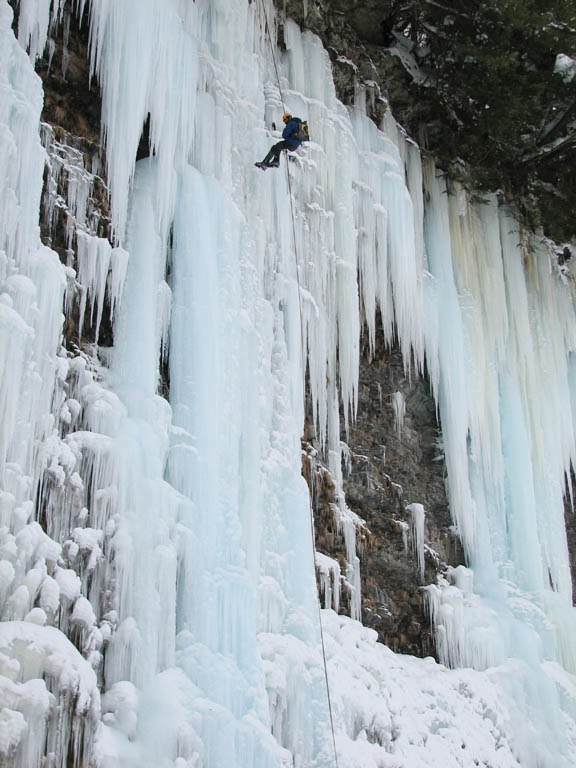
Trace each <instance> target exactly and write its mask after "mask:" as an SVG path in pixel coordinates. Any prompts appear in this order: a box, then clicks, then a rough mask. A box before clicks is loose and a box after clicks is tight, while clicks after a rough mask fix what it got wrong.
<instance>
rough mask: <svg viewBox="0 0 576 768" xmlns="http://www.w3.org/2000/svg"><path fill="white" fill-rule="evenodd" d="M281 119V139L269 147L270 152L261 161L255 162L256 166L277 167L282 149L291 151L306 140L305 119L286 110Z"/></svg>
mask: <svg viewBox="0 0 576 768" xmlns="http://www.w3.org/2000/svg"><path fill="white" fill-rule="evenodd" d="M282 120H283V121H284V130H283V131H282V139H283V140H282V141H279V142H278V143H277V144H274V146H273V147H272V148H271V149H270V152H268V154H267V155H266V157H265V158H264V160H263V161H262V162H261V163H255V165H256V166H257V167H258V168H262V170H266V168H278V166H279V165H280V152H282V150H283V149H285V150H288V151H289V152H293V151H294V150H295V149H298V147H299V146H300V144H302V142H303V141H308V140H309V136H308V125H307V123H306V121H302V120H300V118H299V117H292V115H291V114H290V113H289V112H286V113H285V114H284V115H283V117H282Z"/></svg>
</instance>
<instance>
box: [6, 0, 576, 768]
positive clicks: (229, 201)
mask: <svg viewBox="0 0 576 768" xmlns="http://www.w3.org/2000/svg"><path fill="white" fill-rule="evenodd" d="M64 6H65V3H64V2H56V3H52V4H51V3H49V2H48V1H47V0H21V3H20V12H21V14H22V15H21V23H20V28H19V36H20V42H21V44H22V45H24V46H26V45H27V46H28V47H29V51H30V59H31V60H32V61H34V60H35V59H36V57H37V56H41V55H42V53H43V51H44V49H45V48H46V49H47V51H48V54H49V52H50V42H49V37H50V35H52V34H56V25H57V24H58V21H59V18H60V17H61V14H62V11H63V8H64ZM83 7H84V3H83V2H80V3H77V4H76V5H75V6H74V7H72V8H70V9H69V10H74V9H76V10H77V11H78V12H81V11H82V9H83ZM264 9H265V10H266V14H267V17H268V20H269V22H270V29H271V31H272V35H273V36H274V32H275V29H276V22H277V19H276V16H275V13H274V9H273V7H272V4H271V2H269V0H265V2H264V0H259V2H256V1H254V2H252V3H246V2H244V0H196V2H189V1H188V0H165V1H164V2H160V0H139V1H138V2H136V0H126V2H123V3H122V4H118V3H116V4H114V3H110V2H107V1H106V0H93V2H92V3H91V4H90V7H89V10H90V25H91V41H92V44H91V69H92V72H93V76H94V77H95V78H97V79H98V81H99V83H100V86H101V89H102V103H103V112H102V123H103V140H104V142H105V147H106V163H107V168H106V170H107V178H108V182H109V184H110V198H111V209H112V222H113V229H114V242H113V243H112V244H111V243H108V242H107V241H105V240H102V239H99V238H97V237H96V233H95V231H93V228H91V226H90V223H89V222H87V220H86V218H85V213H84V205H83V200H84V193H85V191H86V190H85V188H84V187H83V186H82V185H83V184H84V183H87V184H89V180H88V181H86V179H84V180H83V181H82V182H81V184H80V185H78V184H76V186H75V187H73V189H71V192H70V197H69V198H68V199H67V200H68V202H67V205H68V207H69V210H71V211H73V212H74V213H73V215H72V216H71V217H70V224H69V226H70V227H71V230H70V232H69V235H70V239H69V242H70V243H72V244H73V243H74V242H76V243H77V247H76V252H75V254H74V262H73V264H74V267H73V268H72V263H71V264H68V265H67V266H63V265H62V264H61V263H60V260H59V259H58V256H57V255H56V253H54V252H53V251H51V250H50V249H48V248H47V247H43V246H42V245H41V244H40V237H39V229H38V216H39V210H40V199H41V190H42V177H43V171H44V166H45V163H46V160H47V156H46V151H45V149H44V148H43V146H42V143H41V141H40V137H39V119H40V112H41V107H42V91H41V85H40V81H39V79H38V78H37V77H36V75H35V74H34V73H33V68H32V64H31V60H30V59H29V58H28V57H27V55H26V54H25V52H24V50H23V49H22V47H21V46H20V45H19V44H18V43H17V42H16V40H15V39H14V36H13V33H12V31H11V20H12V12H11V10H10V7H9V6H8V3H7V2H6V0H0V37H1V40H0V89H1V93H0V96H1V98H0V132H1V138H2V141H1V142H0V170H1V171H2V177H1V178H2V180H3V181H2V187H0V196H1V198H0V203H1V205H0V336H1V344H0V374H1V376H0V382H1V383H0V405H1V406H2V413H3V414H5V418H4V419H3V421H2V425H1V427H0V478H1V481H2V485H1V488H0V492H1V495H0V523H1V526H2V527H1V528H0V558H1V559H0V610H1V611H2V619H3V624H1V625H0V630H1V631H2V633H4V634H2V635H1V637H2V638H5V639H4V640H0V643H2V647H1V648H0V652H1V654H2V655H1V656H0V662H1V664H2V672H1V675H2V676H1V677H0V685H1V686H2V690H3V692H4V694H5V696H6V697H9V704H8V707H7V708H5V709H4V710H3V711H2V713H1V714H0V750H2V752H1V757H2V759H6V758H7V756H9V758H10V759H11V760H12V762H13V764H14V766H15V768H24V767H25V768H29V766H32V765H34V764H38V761H39V759H40V757H39V756H40V754H41V751H42V748H43V738H44V730H43V728H44V725H42V727H40V726H38V727H37V723H40V724H45V725H46V728H47V730H46V731H45V732H46V734H47V738H48V743H49V746H50V748H51V749H52V748H53V751H54V754H55V760H56V761H60V762H61V763H62V764H65V761H66V759H67V755H68V753H69V752H70V753H71V754H73V755H74V757H75V758H77V759H82V760H85V762H86V764H87V765H88V764H94V765H98V768H112V766H117V765H118V764H119V763H120V762H122V763H123V764H124V765H126V766H127V768H131V767H132V766H134V767H135V766H138V768H141V767H142V766H145V767H147V766H150V767H152V766H154V768H169V767H170V768H192V766H196V768H198V767H199V766H203V768H220V766H222V767H223V766H226V767H227V768H230V766H232V767H234V766H236V768H268V766H270V768H271V767H272V766H275V767H277V766H292V765H294V766H298V767H299V768H324V767H325V766H332V765H334V753H333V744H332V738H331V734H330V715H329V708H328V698H327V692H326V685H325V677H324V668H323V655H322V644H321V634H320V621H319V618H320V616H322V626H323V628H324V638H325V650H326V657H327V664H328V667H327V671H328V680H329V683H330V691H331V704H332V711H333V715H334V726H335V732H336V733H335V735H336V749H337V754H338V764H339V765H340V766H341V768H352V766H358V767H360V766H362V768H370V767H371V766H374V768H376V767H377V766H379V768H382V766H386V767H387V768H388V767H389V768H392V766H403V768H405V767H408V766H410V768H414V767H415V766H424V765H426V766H442V767H444V766H449V767H451V766H455V767H456V766H472V765H477V764H482V763H484V764H486V765H491V766H493V768H507V766H513V765H516V764H517V762H518V761H519V762H520V764H522V765H523V766H526V768H536V767H538V768H569V766H570V764H571V757H570V756H571V755H573V754H574V753H575V751H576V726H575V723H576V709H575V702H576V695H575V691H574V678H573V676H572V675H573V673H574V672H576V652H575V651H576V649H575V644H574V639H573V638H574V636H575V634H574V629H575V627H574V609H573V607H572V594H571V580H570V570H569V562H568V549H567V543H566V536H565V528H564V504H563V491H564V477H565V473H567V472H568V471H569V468H570V465H571V463H572V462H573V459H574V453H575V450H574V448H575V446H574V420H573V403H575V402H576V401H574V399H573V398H574V394H573V393H574V392H575V391H576V390H575V387H576V378H575V368H574V350H575V348H576V319H575V315H574V306H573V289H572V287H571V284H570V281H569V280H566V276H565V275H561V274H560V273H559V272H558V271H557V270H556V269H555V267H554V262H553V254H552V252H551V251H550V252H549V250H548V245H547V244H546V243H545V242H540V241H538V239H537V238H533V237H528V236H527V235H525V234H523V233H522V232H521V231H520V230H519V227H518V225H517V224H516V222H515V221H514V219H513V217H512V215H511V214H510V213H509V212H507V211H506V210H505V209H504V208H503V207H502V206H500V205H499V202H498V200H497V199H496V198H489V199H488V200H487V202H486V203H485V204H481V205H478V204H475V203H473V202H472V201H471V200H469V199H468V197H467V195H466V193H465V192H464V191H463V190H457V194H454V195H448V194H446V192H447V190H446V186H445V183H444V181H443V179H442V177H441V176H440V175H439V174H437V173H436V171H435V169H434V167H433V166H432V165H431V163H430V162H429V161H426V162H425V163H424V164H423V163H422V161H421V158H420V154H419V151H418V148H417V147H416V146H415V145H414V144H413V142H410V141H407V140H406V138H405V137H404V135H403V133H402V131H401V130H400V129H399V127H398V126H397V125H396V123H395V122H394V120H393V117H392V116H391V115H390V113H389V112H388V114H387V116H386V118H385V120H384V121H383V123H382V125H381V126H378V127H377V126H376V125H374V124H373V123H372V122H371V121H370V120H369V119H368V118H367V117H366V115H365V114H364V110H363V109H362V105H363V104H364V103H365V100H366V99H365V95H364V94H363V93H362V88H361V86H359V90H358V105H357V107H350V108H346V107H344V106H343V105H342V104H341V103H340V102H339V101H338V99H337V98H336V93H335V88H334V83H333V80H332V76H331V68H330V61H329V57H328V54H327V52H326V51H325V50H324V49H323V48H322V45H321V43H320V41H319V40H318V39H317V38H316V37H315V36H314V35H312V34H311V33H309V32H305V33H301V32H300V30H299V29H298V27H297V26H296V25H295V24H294V23H292V22H287V23H286V24H285V25H284V41H285V50H283V51H281V50H280V48H279V47H277V46H276V45H275V40H274V39H273V40H272V42H273V44H274V47H273V50H274V56H275V59H276V61H274V60H273V59H272V53H271V48H270V45H269V42H270V41H269V40H268V38H267V35H266V25H265V17H264ZM275 63H276V64H277V65H278V73H279V78H280V82H279V83H278V81H277V80H276V67H275V66H274V64H275ZM279 85H280V86H281V89H280V88H279ZM284 109H288V110H289V111H291V112H292V113H293V114H297V115H299V116H301V117H303V118H306V119H307V120H308V121H309V124H310V126H311V130H312V136H313V141H312V142H310V144H309V145H307V146H306V147H305V148H303V149H302V150H299V151H298V152H297V153H294V154H293V155H291V156H290V159H287V158H285V157H283V158H282V167H281V168H280V170H279V171H266V172H265V173H262V172H261V171H260V170H258V169H255V168H254V166H253V163H254V161H255V160H256V159H261V157H263V156H264V154H265V152H266V151H267V149H268V147H269V145H270V144H271V143H272V142H273V141H274V140H275V136H274V134H273V133H272V132H271V130H270V129H271V124H272V122H273V121H276V123H278V121H279V119H280V117H281V114H282V111H283V110H284ZM148 115H149V118H150V145H151V146H150V150H151V157H150V158H149V159H145V160H142V161H140V162H139V163H136V152H137V148H138V144H139V141H140V137H141V134H142V130H143V126H144V123H145V121H146V119H147V117H148ZM46 146H47V147H48V151H50V152H58V151H60V150H59V149H58V148H57V147H55V146H54V144H53V143H50V142H47V143H46ZM70 163H72V160H70V162H69V164H70ZM56 165H57V164H53V167H56ZM69 176H70V179H71V181H70V183H71V184H74V183H76V182H75V181H74V179H75V176H74V174H73V173H72V174H69ZM76 181H78V179H76ZM52 202H53V201H52ZM52 202H51V201H50V199H49V200H48V211H49V210H50V205H51V204H52ZM292 206H293V208H292ZM292 211H293V214H294V218H292ZM70 285H73V286H74V290H77V291H79V295H80V297H81V303H82V307H83V308H86V317H84V312H83V316H82V322H83V323H85V324H86V323H88V322H90V321H91V323H90V324H91V325H94V326H95V327H96V331H97V330H98V326H99V324H100V323H101V318H102V314H103V308H104V305H105V302H107V303H108V304H109V306H110V307H111V308H112V309H113V314H114V317H113V320H114V347H113V349H111V350H104V349H99V348H98V347H97V336H96V338H91V339H89V340H88V341H89V342H90V344H84V346H83V348H82V350H78V351H77V353H76V354H67V353H66V351H65V350H63V349H62V347H61V346H60V343H61V333H62V323H63V315H62V308H63V306H64V300H65V291H66V290H67V288H68V298H67V301H68V302H70V301H71V296H72V295H73V294H72V293H71V292H70ZM68 306H69V304H68ZM379 322H382V327H383V330H384V335H385V339H386V341H387V343H389V344H391V343H393V342H394V341H395V340H397V341H398V344H399V347H400V350H401V353H402V357H403V361H404V367H405V370H406V374H407V375H409V376H415V375H418V373H419V372H421V371H423V370H424V364H426V369H427V371H428V373H429V375H430V381H431V387H432V392H433V394H434V396H435V398H436V400H437V404H438V411H439V414H440V419H441V427H442V441H443V446H444V451H445V457H446V468H447V476H448V492H449V501H450V508H451V512H452V515H453V518H454V523H455V526H456V529H457V530H458V533H459V535H460V537H461V539H462V542H463V545H464V548H465V551H466V557H467V563H468V566H467V567H464V566H460V567H459V568H456V569H451V570H448V571H447V572H446V573H445V574H443V575H442V577H441V578H440V579H439V581H438V583H437V584H432V585H426V586H425V596H426V600H427V605H428V608H429V610H430V614H431V617H432V620H433V625H434V628H435V633H436V645H437V649H438V653H439V655H440V660H441V662H442V663H441V664H439V663H436V662H434V661H433V660H431V659H426V660H418V659H413V658H411V657H401V656H397V655H394V654H393V653H392V652H391V651H389V650H388V649H386V648H384V647H383V646H381V645H378V644H377V643H376V639H375V635H374V633H373V632H371V631H369V630H366V629H364V628H363V627H362V625H361V624H360V623H359V622H358V621H354V620H353V619H346V618H345V617H338V616H337V615H336V614H335V613H333V612H332V611H331V610H329V609H324V610H322V611H321V612H320V611H319V605H318V597H317V594H316V583H315V565H316V566H317V567H318V571H319V575H320V579H321V583H322V585H323V589H324V598H325V600H326V603H325V604H326V606H330V605H331V604H332V605H334V606H335V607H337V606H338V601H339V599H340V600H341V594H340V592H339V589H340V587H341V588H342V592H344V593H345V594H346V595H347V597H348V598H349V602H350V606H351V611H352V616H353V617H354V618H360V615H361V604H362V603H361V559H360V557H359V555H358V553H357V551H356V530H357V527H358V526H359V525H362V521H361V520H360V519H359V518H358V516H357V515H355V514H354V512H353V511H352V510H350V509H349V507H348V505H347V503H346V499H345V496H344V493H343V490H342V489H343V476H342V459H343V454H344V453H345V446H344V445H343V443H342V442H341V426H342V430H343V431H346V430H347V428H348V426H349V425H350V423H351V421H352V420H353V419H354V417H355V413H356V408H357V395H358V365H359V355H360V332H361V329H362V327H363V326H364V325H365V327H366V330H367V334H368V340H369V344H370V345H371V348H372V349H373V348H374V344H375V334H376V324H377V323H379ZM166 361H167V363H168V368H169V384H170V389H169V401H168V400H167V399H165V398H164V397H163V396H162V395H161V394H160V391H162V392H163V393H165V389H164V390H162V389H161V363H165V362H166ZM306 367H307V369H308V375H309V382H310V395H311V401H312V410H313V419H314V426H315V429H316V433H317V437H318V443H319V445H320V446H321V448H322V449H323V450H324V451H325V454H326V456H327V464H328V466H329V468H330V471H331V473H332V477H333V480H334V483H335V503H334V510H333V511H334V516H335V524H336V526H337V528H338V529H339V530H340V531H341V532H342V534H343V537H344V541H345V549H346V563H345V566H344V568H343V569H342V572H341V573H340V570H339V567H340V566H339V564H338V563H336V561H334V560H331V559H330V558H327V557H326V556H325V555H323V554H322V553H315V552H314V547H313V539H312V530H311V518H310V499H309V493H308V488H307V486H306V483H305V482H304V479H303V478H302V474H301V463H302V453H301V445H300V438H301V434H302V428H303V419H304V403H303V399H304V384H305V380H304V377H305V371H306ZM163 386H165V383H164V384H163ZM402 405H403V403H402V402H401V401H400V398H396V400H395V401H394V406H395V413H396V424H397V428H398V430H399V432H400V433H401V426H402V416H403V413H404V412H403V409H402ZM340 406H342V412H343V416H344V418H343V422H344V423H343V425H341V424H340ZM410 512H411V517H412V523H413V540H414V544H415V549H416V554H417V562H418V566H419V569H420V573H421V574H423V565H424V560H423V557H424V552H425V547H426V544H425V526H424V510H423V508H422V505H420V504H413V505H411V510H410ZM40 522H41V523H42V525H40ZM66 635H67V636H69V638H70V640H68V639H67V637H66ZM71 641H73V643H74V644H75V646H76V647H74V645H72V642H71ZM78 649H79V650H78ZM31 651H33V652H31ZM54 659H56V660H54ZM444 665H446V666H444ZM448 666H451V667H453V669H448V668H447V667H448ZM96 681H97V683H96ZM71 687H73V688H74V692H75V693H74V695H75V696H76V697H77V698H72V699H70V698H67V699H66V707H68V709H66V708H64V709H61V710H60V711H66V712H68V715H67V719H66V718H65V719H66V727H65V728H64V729H63V730H60V731H59V730H58V728H57V727H56V725H55V724H53V723H54V718H55V717H56V713H57V712H58V706H59V704H58V702H59V701H60V699H59V698H58V697H60V696H66V695H67V692H68V691H69V690H70V688H71ZM99 691H100V692H101V694H102V696H101V697H100V694H99ZM100 699H101V700H100ZM6 700H7V701H8V699H6ZM77 702H82V706H81V708H80V710H77V709H75V707H77V706H78V703H77ZM79 712H80V713H81V714H82V717H77V715H78V713H79ZM59 734H61V735H62V738H61V739H60V740H59ZM80 745H82V746H81V747H80ZM80 749H83V750H84V752H83V754H79V752H78V750H80Z"/></svg>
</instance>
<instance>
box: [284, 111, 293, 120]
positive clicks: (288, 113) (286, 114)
mask: <svg viewBox="0 0 576 768" xmlns="http://www.w3.org/2000/svg"><path fill="white" fill-rule="evenodd" d="M291 117H292V115H291V114H290V112H284V114H283V115H282V120H283V121H284V122H286V120H290V118H291Z"/></svg>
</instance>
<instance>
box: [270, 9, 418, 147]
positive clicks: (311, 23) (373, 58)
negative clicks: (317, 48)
mask: <svg viewBox="0 0 576 768" xmlns="http://www.w3.org/2000/svg"><path fill="white" fill-rule="evenodd" d="M275 2H276V6H277V8H278V10H279V11H280V12H281V16H285V17H289V18H292V19H294V21H296V22H297V23H298V24H299V25H300V26H301V27H303V28H305V29H309V30H311V31H312V32H314V33H315V34H316V35H318V36H319V37H320V39H321V40H322V42H323V43H324V46H325V47H326V50H327V51H328V53H329V54H330V59H331V61H332V69H333V73H334V82H335V85H336V92H337V94H338V98H339V99H340V100H341V101H342V102H343V103H344V104H354V103H355V101H356V97H357V94H358V84H359V83H362V86H363V89H366V90H367V95H368V98H367V103H366V109H367V112H368V114H369V115H370V117H372V119H373V120H374V121H375V122H376V124H378V123H379V122H380V120H381V119H382V116H383V114H384V112H385V111H386V109H387V108H388V104H389V103H392V104H394V108H395V110H398V111H399V112H401V113H406V110H407V109H409V106H410V99H409V98H408V88H407V85H408V82H409V79H410V78H409V75H408V73H407V72H406V70H405V68H404V66H403V65H402V63H401V62H400V60H399V59H398V58H397V57H395V56H392V55H390V53H389V52H388V51H387V50H386V49H385V46H386V45H390V43H391V39H390V37H389V32H390V29H391V26H390V24H391V22H392V19H393V17H394V13H395V6H396V5H397V3H395V2H394V0H381V1H380V0H351V2H345V1H344V0H275ZM415 138H417V137H415Z"/></svg>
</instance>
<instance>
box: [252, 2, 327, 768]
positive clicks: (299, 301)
mask: <svg viewBox="0 0 576 768" xmlns="http://www.w3.org/2000/svg"><path fill="white" fill-rule="evenodd" d="M262 10H263V12H264V22H265V26H266V34H267V36H268V42H269V43H270V51H271V53H272V61H273V63H274V71H275V72H276V80H277V82H278V91H279V93H280V100H281V102H282V111H283V112H286V106H285V103H284V95H283V93H282V85H281V83H280V73H279V71H278V64H277V62H276V53H275V51H274V44H273V42H272V34H271V32H270V25H269V23H268V14H267V12H266V0H262ZM286 179H287V183H288V197H289V198H290V215H291V218H292V237H293V240H294V261H295V267H296V284H297V288H298V307H299V310H300V344H301V349H302V356H303V357H304V355H305V345H304V326H303V323H302V298H301V297H302V293H301V290H300V270H299V265H298V245H297V242H296V219H295V215H294V201H293V197H292V182H291V179H290V169H289V167H288V155H287V154H286ZM303 390H304V391H303V398H304V413H305V412H306V410H305V405H306V403H305V400H306V391H305V388H303ZM309 510H310V534H311V544H312V563H313V569H314V574H315V573H316V546H315V541H316V536H315V532H314V512H313V511H312V501H311V500H310V503H309ZM314 578H316V577H314ZM316 595H317V598H318V623H319V626H320V641H321V645H322V660H323V664H324V680H325V683H326V697H327V699H328V713H329V715H330V730H331V732H332V747H333V749H334V764H335V766H336V768H339V766H338V752H337V750H336V734H335V731H334V716H333V714H332V698H331V696H330V684H329V682H328V662H327V660H326V645H325V642H324V629H323V626H322V609H321V605H320V596H319V595H318V592H316Z"/></svg>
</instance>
